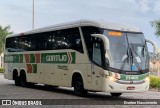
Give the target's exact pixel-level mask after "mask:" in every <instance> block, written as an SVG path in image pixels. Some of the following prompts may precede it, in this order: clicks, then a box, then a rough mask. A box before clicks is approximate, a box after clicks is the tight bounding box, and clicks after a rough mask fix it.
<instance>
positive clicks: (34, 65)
mask: <svg viewBox="0 0 160 108" xmlns="http://www.w3.org/2000/svg"><path fill="white" fill-rule="evenodd" d="M32 69H33V70H32V72H33V73H37V64H32Z"/></svg>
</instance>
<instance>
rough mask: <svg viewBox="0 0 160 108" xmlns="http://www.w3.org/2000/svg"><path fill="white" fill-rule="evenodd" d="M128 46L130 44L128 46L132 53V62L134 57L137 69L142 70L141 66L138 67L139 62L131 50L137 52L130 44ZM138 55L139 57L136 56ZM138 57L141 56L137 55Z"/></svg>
mask: <svg viewBox="0 0 160 108" xmlns="http://www.w3.org/2000/svg"><path fill="white" fill-rule="evenodd" d="M130 46H131V47H130V50H131V53H132V64H133V59H134V63H135V65H136V67H137V69H138V70H139V71H140V72H141V71H142V68H141V67H140V65H139V63H138V62H137V60H136V58H135V56H134V54H133V52H134V53H135V54H137V53H136V52H135V50H134V49H133V47H132V45H130ZM137 55H138V54H137ZM138 57H139V56H138ZM139 58H141V57H139Z"/></svg>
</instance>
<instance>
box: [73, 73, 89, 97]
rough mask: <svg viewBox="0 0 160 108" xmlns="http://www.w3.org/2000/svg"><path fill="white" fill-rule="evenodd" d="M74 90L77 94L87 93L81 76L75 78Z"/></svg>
mask: <svg viewBox="0 0 160 108" xmlns="http://www.w3.org/2000/svg"><path fill="white" fill-rule="evenodd" d="M73 81H74V85H73V87H74V92H75V94H76V95H77V96H84V95H86V93H87V91H86V90H85V89H84V86H83V80H82V77H81V76H77V77H76V78H74V80H73Z"/></svg>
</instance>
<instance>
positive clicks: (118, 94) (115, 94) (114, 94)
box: [110, 93, 122, 97]
mask: <svg viewBox="0 0 160 108" xmlns="http://www.w3.org/2000/svg"><path fill="white" fill-rule="evenodd" d="M110 94H111V95H112V96H117V97H118V96H120V95H122V93H110Z"/></svg>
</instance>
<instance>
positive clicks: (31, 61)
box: [30, 54, 36, 63]
mask: <svg viewBox="0 0 160 108" xmlns="http://www.w3.org/2000/svg"><path fill="white" fill-rule="evenodd" d="M35 60H36V58H35V55H34V54H30V63H35Z"/></svg>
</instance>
